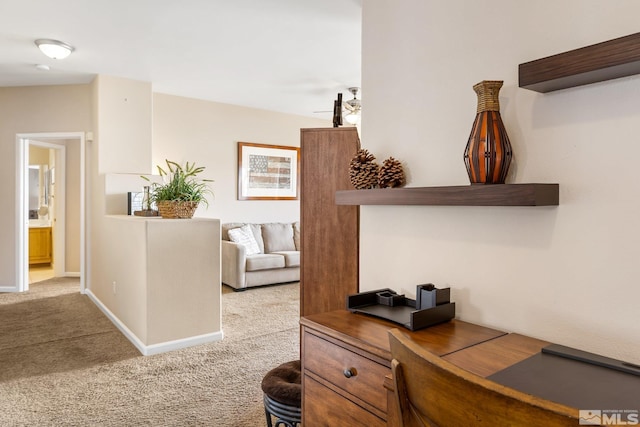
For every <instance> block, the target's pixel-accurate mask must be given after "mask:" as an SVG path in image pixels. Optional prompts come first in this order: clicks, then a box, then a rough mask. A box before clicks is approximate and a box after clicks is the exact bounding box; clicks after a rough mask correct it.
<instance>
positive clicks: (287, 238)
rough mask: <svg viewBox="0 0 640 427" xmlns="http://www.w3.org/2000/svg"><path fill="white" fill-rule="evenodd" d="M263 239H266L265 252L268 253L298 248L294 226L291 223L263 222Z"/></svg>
mask: <svg viewBox="0 0 640 427" xmlns="http://www.w3.org/2000/svg"><path fill="white" fill-rule="evenodd" d="M262 240H264V252H265V253H268V254H270V253H272V252H278V251H295V250H296V245H295V243H294V242H293V226H292V225H291V224H282V223H271V224H262Z"/></svg>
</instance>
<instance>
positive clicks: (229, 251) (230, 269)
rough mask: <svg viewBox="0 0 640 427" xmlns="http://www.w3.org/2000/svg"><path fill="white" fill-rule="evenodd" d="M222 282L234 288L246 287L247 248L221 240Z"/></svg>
mask: <svg viewBox="0 0 640 427" xmlns="http://www.w3.org/2000/svg"><path fill="white" fill-rule="evenodd" d="M221 247H222V283H224V284H227V285H229V286H231V287H233V288H235V289H240V288H244V287H246V280H245V272H246V266H247V255H246V253H247V248H246V247H245V246H244V245H240V244H238V243H234V242H230V241H228V240H222V246H221Z"/></svg>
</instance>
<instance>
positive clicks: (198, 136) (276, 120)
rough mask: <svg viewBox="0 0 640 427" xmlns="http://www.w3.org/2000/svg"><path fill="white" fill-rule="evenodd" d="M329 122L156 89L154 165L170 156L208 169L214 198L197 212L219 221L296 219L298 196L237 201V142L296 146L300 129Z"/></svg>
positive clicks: (206, 172)
mask: <svg viewBox="0 0 640 427" xmlns="http://www.w3.org/2000/svg"><path fill="white" fill-rule="evenodd" d="M331 126H332V124H331V122H330V121H327V120H321V119H314V118H308V117H302V116H294V115H291V114H283V113H276V112H271V111H266V110H259V109H255V108H247V107H239V106H234V105H229V104H220V103H215V102H208V101H202V100H197V99H191V98H183V97H178V96H173V95H166V94H158V93H155V94H154V96H153V162H154V163H153V164H154V165H158V164H160V165H164V161H165V159H169V160H174V161H177V162H179V163H184V162H186V161H189V162H194V161H195V162H196V164H197V165H199V166H204V167H205V168H206V169H205V171H204V173H203V174H202V177H203V178H208V179H213V180H215V182H214V183H213V184H212V189H213V191H214V193H215V199H214V200H213V201H211V203H210V206H209V208H208V209H207V208H206V207H205V206H202V205H201V206H200V207H199V208H198V211H197V212H196V216H202V217H208V218H219V219H220V220H221V222H222V223H225V222H250V221H255V222H269V221H273V222H288V221H294V220H298V219H300V204H299V202H298V201H297V200H295V201H282V200H280V201H265V200H258V201H253V200H251V201H239V200H237V176H238V175H237V174H238V142H254V143H260V144H274V145H287V146H293V147H299V146H300V128H310V127H331ZM154 167H155V166H154ZM302 167H304V166H302ZM318 184H319V185H321V183H318ZM140 185H143V184H142V183H141V184H140Z"/></svg>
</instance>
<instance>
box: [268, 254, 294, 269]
mask: <svg viewBox="0 0 640 427" xmlns="http://www.w3.org/2000/svg"><path fill="white" fill-rule="evenodd" d="M272 253H273V254H277V255H282V256H283V257H284V266H285V267H300V252H298V251H278V252H272Z"/></svg>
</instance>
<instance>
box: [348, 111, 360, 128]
mask: <svg viewBox="0 0 640 427" xmlns="http://www.w3.org/2000/svg"><path fill="white" fill-rule="evenodd" d="M344 119H345V120H346V121H347V123H349V124H350V125H355V124H358V121H359V120H360V114H358V113H356V112H353V113H349V114H347V115H346V116H345V118H344Z"/></svg>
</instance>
